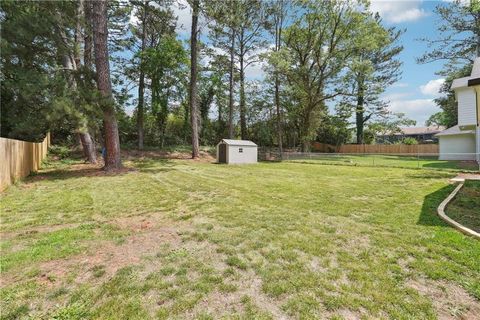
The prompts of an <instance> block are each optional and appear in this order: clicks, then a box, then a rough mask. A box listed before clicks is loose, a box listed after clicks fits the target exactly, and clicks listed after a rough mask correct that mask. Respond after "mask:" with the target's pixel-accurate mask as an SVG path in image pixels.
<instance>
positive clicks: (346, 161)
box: [259, 148, 480, 172]
mask: <svg viewBox="0 0 480 320" xmlns="http://www.w3.org/2000/svg"><path fill="white" fill-rule="evenodd" d="M259 159H260V160H263V161H289V162H298V163H314V164H328V165H345V166H371V167H398V168H421V169H433V170H448V171H462V172H480V164H479V163H478V162H477V161H476V160H475V159H480V155H479V154H476V153H448V154H441V156H440V154H439V153H417V154H412V153H394V154H391V153H389V154H384V153H317V152H298V151H296V150H288V149H287V150H285V151H284V152H283V153H282V154H280V152H279V150H278V149H275V148H259ZM440 159H450V160H440Z"/></svg>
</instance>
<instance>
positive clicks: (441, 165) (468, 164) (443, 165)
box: [422, 161, 478, 171]
mask: <svg viewBox="0 0 480 320" xmlns="http://www.w3.org/2000/svg"><path fill="white" fill-rule="evenodd" d="M422 167H424V168H433V169H453V170H468V171H478V165H477V164H476V163H475V161H444V162H439V161H436V162H434V161H432V162H430V163H424V164H422Z"/></svg>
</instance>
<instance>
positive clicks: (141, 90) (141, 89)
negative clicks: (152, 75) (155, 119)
mask: <svg viewBox="0 0 480 320" xmlns="http://www.w3.org/2000/svg"><path fill="white" fill-rule="evenodd" d="M147 6H148V1H146V2H143V16H142V49H141V53H142V54H143V52H144V51H145V45H146V44H145V42H146V36H147V35H146V32H147V30H146V28H145V24H146V20H147ZM144 101H145V71H144V66H143V56H141V57H140V80H139V83H138V107H137V132H138V149H140V150H141V149H143V137H144V129H143V126H144V125H143V123H144V114H145V111H144Z"/></svg>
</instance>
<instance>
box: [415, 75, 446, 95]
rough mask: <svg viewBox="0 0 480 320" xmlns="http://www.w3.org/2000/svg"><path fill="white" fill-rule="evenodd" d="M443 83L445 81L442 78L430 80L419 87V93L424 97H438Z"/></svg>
mask: <svg viewBox="0 0 480 320" xmlns="http://www.w3.org/2000/svg"><path fill="white" fill-rule="evenodd" d="M444 82H445V79H443V78H440V79H435V80H430V81H428V82H427V83H426V84H424V85H421V86H420V92H421V93H423V94H424V95H426V96H438V95H440V93H439V91H440V88H441V87H442V85H443V83H444Z"/></svg>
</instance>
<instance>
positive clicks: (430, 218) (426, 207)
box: [417, 184, 455, 227]
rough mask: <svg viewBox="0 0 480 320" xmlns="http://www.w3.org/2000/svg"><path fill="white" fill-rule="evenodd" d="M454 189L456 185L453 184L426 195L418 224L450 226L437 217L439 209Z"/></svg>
mask: <svg viewBox="0 0 480 320" xmlns="http://www.w3.org/2000/svg"><path fill="white" fill-rule="evenodd" d="M453 189H455V185H453V184H452V185H448V186H445V187H443V188H441V189H439V190H437V191H435V192H432V193H430V194H428V195H426V196H425V198H424V199H423V204H422V211H421V213H420V217H419V218H418V221H417V224H420V225H424V226H444V227H445V226H448V224H447V223H446V222H444V221H443V220H442V219H440V217H439V216H438V215H437V208H438V206H439V205H440V203H442V201H443V200H444V199H445V198H446V197H448V195H449V194H450V193H451V192H452V191H453Z"/></svg>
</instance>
